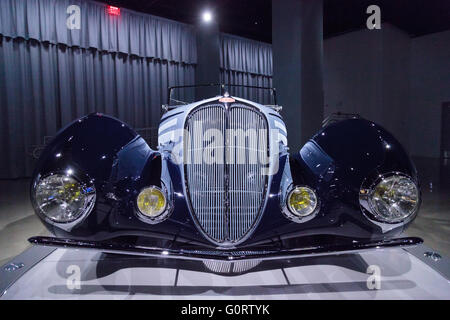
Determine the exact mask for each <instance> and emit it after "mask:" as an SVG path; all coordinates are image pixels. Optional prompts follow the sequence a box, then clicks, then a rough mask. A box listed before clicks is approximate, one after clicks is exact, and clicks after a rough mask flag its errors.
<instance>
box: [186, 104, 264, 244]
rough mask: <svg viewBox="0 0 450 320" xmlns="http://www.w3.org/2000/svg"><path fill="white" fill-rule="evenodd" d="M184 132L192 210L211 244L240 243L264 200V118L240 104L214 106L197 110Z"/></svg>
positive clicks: (188, 189)
mask: <svg viewBox="0 0 450 320" xmlns="http://www.w3.org/2000/svg"><path fill="white" fill-rule="evenodd" d="M185 128H186V136H185V138H184V141H185V142H184V143H185V145H184V147H185V151H184V156H185V178H186V187H187V188H186V189H187V193H188V197H189V201H190V206H191V210H192V212H193V214H194V216H195V218H196V220H197V222H198V224H199V226H200V227H201V229H202V231H203V232H204V233H205V234H206V235H207V236H208V237H209V238H210V240H212V241H213V242H216V243H236V242H239V241H241V240H243V239H244V238H245V236H246V235H247V234H248V233H249V232H250V231H251V230H252V228H253V227H254V226H255V225H256V222H257V220H258V217H259V215H260V213H261V210H262V207H263V205H264V201H265V197H266V191H267V176H266V175H264V174H263V172H264V171H263V170H264V168H265V165H264V161H261V160H262V159H266V157H267V156H268V153H269V147H268V138H267V137H268V128H267V121H266V119H265V116H264V115H263V114H261V113H260V112H259V111H257V110H255V109H253V108H252V107H249V106H246V105H242V104H232V105H231V106H227V107H225V106H224V105H221V104H210V105H205V106H201V107H199V108H197V109H195V110H194V111H193V112H192V113H191V114H190V115H189V116H188V119H187V121H186V126H185Z"/></svg>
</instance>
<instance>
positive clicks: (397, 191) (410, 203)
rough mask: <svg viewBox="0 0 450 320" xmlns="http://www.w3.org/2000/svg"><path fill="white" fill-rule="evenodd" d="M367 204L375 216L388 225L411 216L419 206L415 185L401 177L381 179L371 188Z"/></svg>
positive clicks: (393, 176) (408, 179) (417, 191)
mask: <svg viewBox="0 0 450 320" xmlns="http://www.w3.org/2000/svg"><path fill="white" fill-rule="evenodd" d="M369 204H370V207H371V209H372V212H373V213H374V214H375V216H376V217H377V218H378V219H380V220H382V221H384V222H388V223H396V222H400V221H403V220H405V219H406V218H408V217H409V216H411V215H413V214H414V213H415V212H416V211H417V209H418V206H419V190H418V189H417V186H416V184H415V183H414V182H413V181H412V180H411V179H410V178H408V177H406V176H403V175H392V176H390V177H385V178H383V179H382V180H381V181H380V182H379V183H378V184H377V185H376V186H375V188H373V190H372V192H371V193H370V196H369Z"/></svg>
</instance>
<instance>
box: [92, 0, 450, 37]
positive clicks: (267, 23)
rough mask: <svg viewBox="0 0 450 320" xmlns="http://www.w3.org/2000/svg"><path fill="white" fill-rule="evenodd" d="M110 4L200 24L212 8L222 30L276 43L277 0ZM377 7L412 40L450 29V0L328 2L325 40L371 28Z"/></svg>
mask: <svg viewBox="0 0 450 320" xmlns="http://www.w3.org/2000/svg"><path fill="white" fill-rule="evenodd" d="M100 2H104V3H107V4H110V5H114V6H118V7H122V8H128V9H132V10H136V11H140V12H145V13H149V14H153V15H156V16H161V17H165V18H169V19H172V20H177V21H181V22H185V23H190V24H195V23H199V21H200V18H201V12H202V11H204V10H205V9H206V8H208V9H209V10H211V11H212V12H213V13H214V16H215V19H218V21H219V25H220V30H221V31H222V32H226V33H231V34H234V35H239V36H242V37H247V38H251V39H255V40H260V41H265V42H271V41H272V29H271V28H272V21H271V20H272V13H271V7H272V0H209V1H208V0H100ZM371 4H376V5H379V6H380V8H381V19H382V21H383V22H390V23H391V24H393V25H396V26H397V27H399V28H401V29H403V30H404V31H406V32H408V33H409V34H410V35H411V36H420V35H424V34H428V33H433V32H439V31H443V30H448V29H450V0H324V19H323V20H324V23H323V25H324V37H330V36H333V35H336V34H340V33H345V32H348V31H351V30H355V29H359V28H362V27H365V25H366V19H367V17H368V14H366V8H367V7H368V6H369V5H371Z"/></svg>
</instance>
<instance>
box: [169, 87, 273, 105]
mask: <svg viewBox="0 0 450 320" xmlns="http://www.w3.org/2000/svg"><path fill="white" fill-rule="evenodd" d="M225 92H228V93H229V94H230V95H231V96H234V97H238V98H243V99H247V100H250V101H253V102H256V103H259V104H263V105H276V93H275V89H273V88H271V87H262V86H253V85H234V84H207V85H188V86H175V87H170V88H169V97H168V105H169V106H174V105H184V104H189V103H192V102H195V101H200V100H203V99H208V98H212V97H215V96H218V95H223V94H224V93H225Z"/></svg>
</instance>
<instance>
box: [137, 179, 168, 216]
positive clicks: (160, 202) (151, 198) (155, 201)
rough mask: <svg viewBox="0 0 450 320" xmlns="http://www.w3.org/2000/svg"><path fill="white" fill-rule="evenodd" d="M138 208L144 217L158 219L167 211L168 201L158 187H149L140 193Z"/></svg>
mask: <svg viewBox="0 0 450 320" xmlns="http://www.w3.org/2000/svg"><path fill="white" fill-rule="evenodd" d="M137 207H138V209H139V212H140V213H141V214H143V215H144V216H146V217H149V218H156V217H158V216H160V215H161V214H162V213H163V212H164V211H165V210H166V207H167V199H166V196H165V194H164V192H163V191H162V190H161V189H160V188H158V187H156V186H151V187H147V188H144V189H143V190H142V191H141V192H140V193H139V195H138V197H137Z"/></svg>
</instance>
